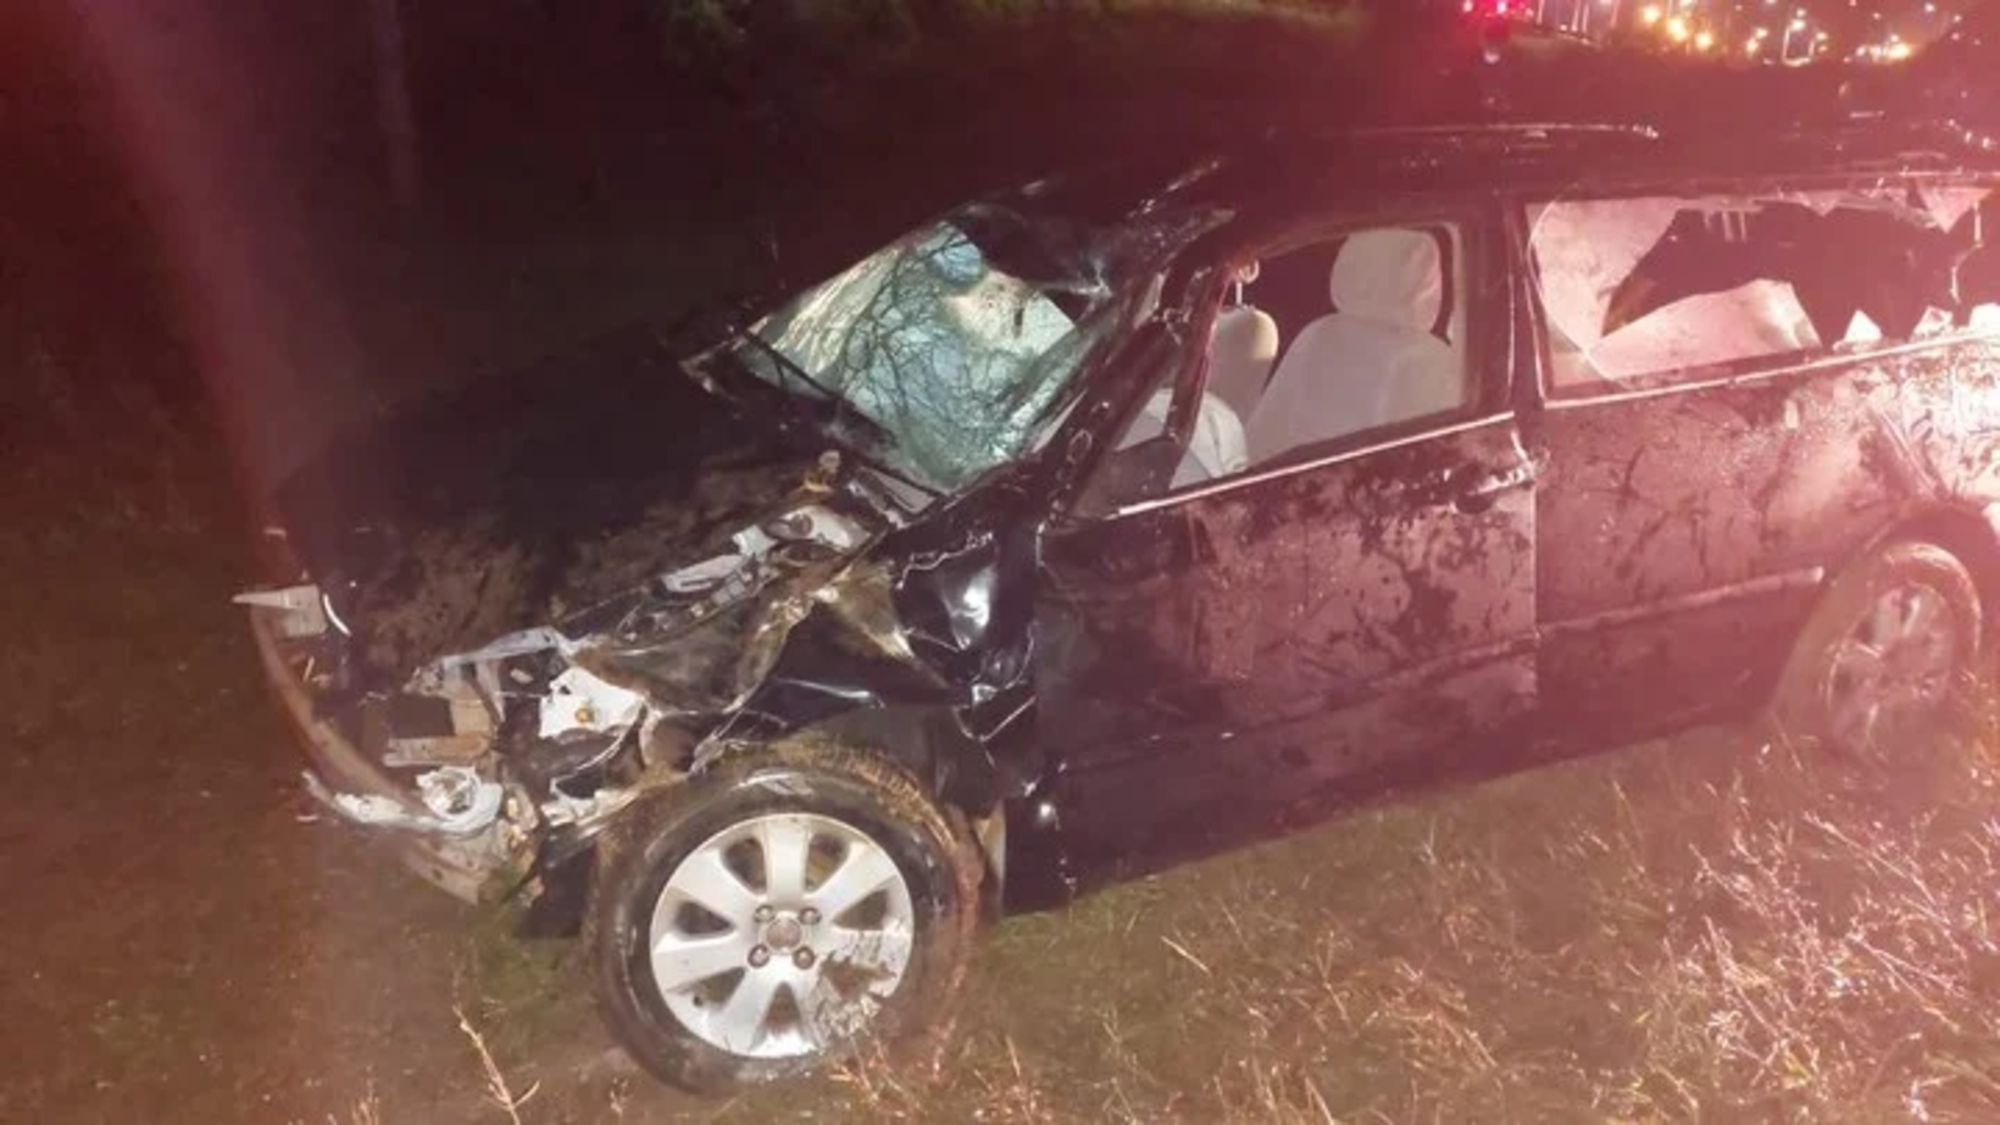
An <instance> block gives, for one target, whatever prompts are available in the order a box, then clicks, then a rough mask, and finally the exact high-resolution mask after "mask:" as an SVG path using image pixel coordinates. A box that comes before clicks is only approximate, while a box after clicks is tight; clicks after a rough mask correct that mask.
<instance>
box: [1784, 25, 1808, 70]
mask: <svg viewBox="0 0 2000 1125" xmlns="http://www.w3.org/2000/svg"><path fill="white" fill-rule="evenodd" d="M1805 29H1806V21H1805V17H1804V16H1803V15H1797V16H1793V17H1792V22H1790V23H1788V24H1786V25H1785V37H1784V38H1783V39H1780V40H1779V41H1778V61H1779V62H1791V61H1792V36H1794V35H1796V34H1798V33H1799V32H1801V31H1804V30H1805Z"/></svg>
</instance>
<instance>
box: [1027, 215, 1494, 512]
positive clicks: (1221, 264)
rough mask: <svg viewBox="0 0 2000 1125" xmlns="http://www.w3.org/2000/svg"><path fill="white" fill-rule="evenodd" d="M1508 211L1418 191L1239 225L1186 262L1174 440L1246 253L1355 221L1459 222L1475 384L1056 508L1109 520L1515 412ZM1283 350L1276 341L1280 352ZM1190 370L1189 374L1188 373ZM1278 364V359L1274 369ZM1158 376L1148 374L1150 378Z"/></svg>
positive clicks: (1300, 243)
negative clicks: (1149, 484) (1426, 406)
mask: <svg viewBox="0 0 2000 1125" xmlns="http://www.w3.org/2000/svg"><path fill="white" fill-rule="evenodd" d="M1504 219H1505V212H1504V211H1503V210H1502V208H1501V205H1500V202H1499V200H1498V199H1496V198H1495V197H1493V196H1490V195H1479V196H1476V197H1472V198H1468V197H1466V196H1464V195H1454V196H1448V197H1442V198H1436V197H1431V198H1427V197H1421V196H1420V197H1416V198H1414V199H1412V200H1410V201H1408V202H1399V203H1383V204H1375V205H1366V204H1364V205H1361V206H1359V207H1357V206H1354V205H1353V204H1352V203H1351V202H1350V203H1349V204H1348V205H1346V206H1342V207H1339V208H1326V207H1322V208H1316V209H1314V210H1313V211H1312V212H1310V213H1309V214H1307V215H1306V216H1304V217H1300V216H1296V215H1294V216H1292V217H1289V218H1285V219H1279V220H1272V221H1268V222H1265V223H1262V224H1259V225H1258V226H1257V227H1255V228H1252V229H1248V230H1245V231H1243V232H1242V233H1241V234H1239V235H1238V236H1236V237H1234V238H1231V239H1230V240H1229V241H1228V242H1226V243H1223V244H1220V245H1218V246H1216V247H1214V248H1212V249H1211V251H1210V253H1209V254H1208V255H1207V257H1206V258H1205V259H1204V260H1203V261H1202V262H1201V263H1200V264H1199V265H1198V266H1195V267H1194V268H1193V269H1192V270H1191V271H1190V274H1191V276H1192V277H1193V278H1194V279H1195V280H1193V281H1192V282H1191V284H1190V287H1189V288H1190V290H1191V292H1190V296H1189V304H1190V305H1191V307H1192V309H1193V313H1192V315H1190V316H1189V317H1188V320H1187V323H1188V324H1189V325H1190V326H1191V330H1190V331H1189V332H1188V334H1187V339H1186V340H1185V341H1183V343H1182V345H1181V346H1182V348H1183V349H1184V350H1183V351H1182V352H1181V354H1179V355H1178V356H1177V357H1175V359H1174V360H1173V361H1171V362H1170V363H1169V364H1168V365H1167V366H1168V370H1169V372H1170V373H1171V377H1172V378H1173V379H1175V380H1176V391H1175V395H1174V399H1173V401H1172V402H1171V404H1170V405H1169V406H1168V410H1167V424H1166V429H1165V430H1164V431H1163V432H1164V433H1166V434H1170V435H1172V436H1173V437H1174V438H1175V440H1176V441H1177V442H1185V441H1187V440H1189V439H1190V438H1191V431H1190V430H1189V427H1190V426H1191V425H1192V423H1193V421H1194V418H1195V413H1196V409H1197V403H1198V402H1199V400H1200V396H1201V393H1202V392H1203V391H1204V390H1206V389H1207V383H1208V377H1209V371H1208V367H1209V364H1208V362H1207V351H1208V343H1209V340H1210V337H1211V335H1212V333H1213V332H1214V328H1215V320H1216V317H1217V316H1218V315H1219V313H1220V311H1221V303H1222V298H1223V296H1224V295H1225V294H1226V293H1227V292H1228V288H1229V286H1228V279H1229V278H1230V277H1231V276H1232V271H1233V269H1234V268H1235V267H1236V266H1238V265H1240V264H1242V263H1244V262H1247V261H1253V260H1259V259H1261V258H1263V257H1267V256H1273V255H1276V254H1281V253H1284V252H1287V251H1289V250H1295V249H1299V248H1302V247H1305V246H1310V245H1312V244H1314V243H1316V242H1324V241H1330V240H1331V239H1334V238H1337V237H1340V236H1343V235H1346V234H1349V233H1352V232H1354V231H1357V230H1371V229H1380V228H1384V227H1406V228H1411V229H1418V230H1421V229H1425V228H1427V227H1436V226H1444V225H1451V226H1455V227H1457V228H1458V229H1459V231H1460V234H1461V245H1459V246H1458V247H1456V248H1455V250H1454V251H1453V257H1454V259H1455V261H1456V264H1457V267H1458V269H1459V270H1460V271H1461V272H1462V273H1464V274H1465V276H1466V279H1467V280H1466V284H1465V295H1464V306H1465V307H1464V313H1465V344H1464V347H1465V354H1466V379H1467V382H1468V384H1469V388H1470V391H1471V393H1470V394H1468V395H1467V397H1466V401H1465V403H1464V404H1463V405H1461V406H1460V407H1459V408H1458V409H1457V410H1453V411H1448V412H1442V413H1438V414H1431V415H1425V416H1422V417H1418V418H1412V419H1410V420H1408V421H1407V422H1404V423H1397V424H1391V425H1387V426H1379V427H1376V428H1375V429H1372V430H1363V431H1359V432H1356V433H1352V434H1343V435H1341V436H1340V437H1337V438H1334V439H1331V440H1329V441H1325V442H1321V443H1318V444H1317V445H1314V446H1307V447H1301V451H1298V452H1295V453H1294V454H1293V455H1289V456H1286V457H1283V458H1280V459H1278V460H1275V461H1271V462H1268V463H1266V464H1264V465H1261V466H1252V467H1249V468H1246V469H1245V470H1244V471H1242V472H1240V473H1237V474H1235V475H1233V476H1228V477H1221V478H1217V479H1213V480H1207V481H1198V482H1194V483H1191V484H1186V485H1182V486H1181V487H1179V488H1168V489H1167V490H1166V491H1164V492H1161V493H1159V494H1158V495H1155V496H1149V497H1146V498H1144V499H1139V500H1132V501H1128V502H1126V503H1123V504H1118V505H1116V506H1114V507H1111V508H1110V509H1108V510H1104V511H1094V512H1092V511H1082V510H1079V508H1078V503H1079V501H1080V499H1081V497H1082V496H1083V495H1085V494H1086V493H1087V492H1088V487H1087V486H1084V487H1079V488H1077V489H1075V490H1074V491H1073V493H1072V494H1071V495H1070V496H1069V497H1068V498H1067V499H1066V501H1065V503H1064V504H1063V505H1062V510H1061V512H1060V513H1059V515H1060V518H1061V519H1062V520H1063V521H1064V522H1065V523H1071V524H1083V523H1106V522H1111V521H1114V520H1117V519H1121V518H1124V517H1126V516H1136V515H1139V514H1142V513H1145V512H1152V511H1157V510H1159V509H1162V508H1170V507H1175V506H1178V505H1180V504H1185V503H1192V502H1195V501H1197V500H1202V499H1206V498H1207V497H1210V496H1215V495H1220V494H1223V493H1227V492H1231V491H1234V490H1236V489H1239V488H1248V487H1255V486H1257V485H1261V484H1264V483H1267V482H1269V481H1274V480H1280V479H1283V478H1285V477H1290V476H1294V475H1296V474H1298V473H1302V472H1310V471H1313V470H1315V469H1324V468H1328V467H1331V466H1333V465H1337V464H1341V463H1344V462H1348V461H1354V460H1359V459H1360V458H1363V457H1367V456H1372V455H1374V454H1378V453H1385V452H1388V451H1390V450H1394V449H1401V448H1404V447H1406V446H1410V445H1414V444H1417V443H1420V442H1424V441H1430V440H1434V439H1437V438H1443V437H1450V436H1452V435H1455V434H1460V433H1464V432H1466V431H1468V430H1474V429H1478V428H1480V427H1482V426H1486V425H1490V424H1494V423H1498V422H1503V421H1506V420H1508V419H1511V418H1512V417H1513V416H1514V413H1515V411H1514V402H1513V400H1514V396H1515V385H1516V371H1515V366H1516V362H1517V361H1516V357H1515V354H1514V353H1515V350H1516V349H1515V348H1514V347H1513V343H1512V332H1513V328H1512V321H1513V319H1514V315H1515V314H1514V310H1513V302H1512V298H1511V295H1510V293H1509V287H1510V284H1511V277H1512V275H1511V272H1510V270H1511V267H1510V266H1509V263H1508V257H1509V255H1508V252H1507V249H1506V244H1507V236H1506V230H1505V226H1504ZM1283 358H1284V350H1283V348H1282V347H1281V348H1280V350H1279V354H1278V357H1277V359H1278V361H1282V360H1283ZM1191 373H1192V374H1191ZM1274 373H1275V369H1274ZM1154 386H1157V382H1156V381H1153V380H1149V381H1148V383H1147V387H1148V388H1151V387H1154ZM1149 395H1150V390H1147V391H1142V392H1141V393H1138V394H1136V395H1135V396H1134V399H1133V402H1132V404H1131V407H1130V409H1129V410H1128V411H1125V412H1123V413H1122V414H1121V415H1120V416H1118V417H1117V418H1115V419H1114V420H1112V421H1111V422H1109V423H1108V424H1106V426H1105V427H1104V429H1103V431H1102V433H1103V437H1102V441H1101V442H1100V446H1101V448H1100V450H1099V454H1098V457H1097V459H1096V462H1095V463H1093V464H1092V465H1091V466H1090V467H1089V468H1088V469H1087V470H1086V471H1085V473H1084V476H1085V478H1086V479H1087V478H1088V477H1089V476H1090V475H1092V474H1094V473H1096V472H1097V471H1098V470H1099V468H1100V467H1101V465H1102V459H1103V458H1104V457H1106V456H1109V455H1111V454H1112V453H1113V452H1115V443H1116V441H1117V440H1118V438H1119V437H1120V436H1122V435H1123V434H1124V433H1125V431H1126V429H1127V428H1128V427H1129V426H1130V425H1131V424H1132V422H1133V420H1134V419H1135V418H1136V417H1137V415H1138V412H1139V411H1140V410H1142V409H1144V406H1145V402H1146V400H1147V398H1148V397H1149Z"/></svg>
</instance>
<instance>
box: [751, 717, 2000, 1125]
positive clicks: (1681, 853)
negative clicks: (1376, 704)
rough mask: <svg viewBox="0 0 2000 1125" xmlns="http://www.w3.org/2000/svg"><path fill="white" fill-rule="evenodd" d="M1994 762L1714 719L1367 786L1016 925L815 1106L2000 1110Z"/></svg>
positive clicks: (885, 1110)
mask: <svg viewBox="0 0 2000 1125" xmlns="http://www.w3.org/2000/svg"><path fill="white" fill-rule="evenodd" d="M1995 775H1996V771H1995V763H1994V760H1993V759H1992V758H1991V757H1990V756H1989V754H1988V752H1987V751H1986V750H1984V749H1983V748H1981V747H1979V746H1977V745H1967V746H1951V747H1945V748H1941V749H1938V750H1936V751H1934V752H1916V751H1915V750H1913V751H1912V753H1911V754H1910V755H1909V760H1908V761H1906V762H1904V763H1902V764H1901V765H1899V766H1898V767H1897V768H1896V769H1895V770H1893V771H1888V770H1883V769H1880V768H1869V767H1860V766H1853V765H1848V764H1844V763H1832V762H1827V761H1824V760H1821V759H1819V758H1818V757H1817V756H1814V755H1809V754H1799V753H1793V752H1791V751H1790V750H1789V749H1788V748H1785V747H1775V746H1758V745H1755V744H1746V742H1745V739H1744V736H1741V735H1731V734H1723V733H1713V732H1711V733H1706V734H1702V735H1697V736H1690V737H1687V738H1682V739H1679V740H1676V741H1674V742H1671V743H1664V744H1658V745H1653V746H1647V747H1639V748H1635V749H1633V750H1630V751H1626V752H1623V753H1621V754H1618V755H1614V756H1612V757H1610V758H1605V759H1600V760H1597V761H1593V762H1581V763H1575V764H1571V765H1568V766H1563V767H1558V768H1555V769H1550V770H1543V771H1539V772H1536V773H1532V774H1526V775H1522V776H1519V777H1515V778H1512V779H1509V780H1507V781H1504V782H1500V783H1498V784H1494V785H1489V786H1485V787H1482V788H1479V789H1476V790H1471V791H1466V792H1459V793H1452V794H1440V795H1437V796H1435V797H1433V798H1430V799H1428V800H1425V801H1423V802H1421V803H1417V804H1413V805H1408V806H1402V807H1396V808H1387V809H1380V810H1375V811H1372V812H1368V813H1364V814H1362V815H1359V816H1356V817H1354V818H1351V819H1349V820H1346V821H1343V822H1339V823H1336V824H1333V825H1330V826H1328V827H1326V828H1323V829H1321V830H1318V831H1316V832H1313V833H1309V834H1307V835H1305V836H1303V837H1300V838H1297V839H1294V840H1291V841H1288V842H1285V843H1281V844H1278V845H1274V846H1271V847H1267V848H1264V849H1260V850H1257V851H1253V852H1249V853H1244V854H1241V855H1238V856H1233V857H1228V858H1225V859H1222V860H1219V861H1215V862H1212V863H1209V864H1206V865H1203V866H1200V867H1197V868H1194V869H1191V870H1187V871H1183V872H1178V873H1175V874H1172V875H1169V876H1165V877H1161V878H1157V879H1153V880H1149V881H1146V882H1143V883H1140V884H1137V885H1134V886H1129V887H1124V888H1120V889H1117V890H1113V891H1111V892H1108V893H1105V894H1102V895H1099V896H1096V897H1094V898H1092V899H1089V900H1086V901H1085V902H1084V903H1082V904H1080V905H1079V906H1078V907H1076V908H1075V909H1073V910H1071V911H1069V912H1067V913H1063V914H1057V915H1051V916H1047V917H1036V918H1027V919H1019V920H1016V921H1013V922H1010V923H1007V924H1006V925H1004V926H1002V927H1001V929H1000V931H999V932H998V933H997V934H996V935H995V936H994V938H993V940H992V941H991V942H990V943H989V948H988V949H987V951H986V953H985V954H984V956H983V959H982V963H981V965H980V967H979V972H978V974H977V978H976V983H975V992H976V993H977V995H976V997H975V1000H974V1003H973V1008H974V1011H972V1012H971V1013H968V1017H967V1018H966V1019H964V1020H963V1021H961V1027H963V1028H966V1029H967V1030H966V1033H965V1034H964V1035H963V1036H962V1038H961V1040H960V1041H959V1043H958V1044H957V1046H956V1047H955V1049H954V1052H953V1055H952V1057H951V1059H950V1061H949V1064H948V1066H947V1068H946V1070H945V1073H944V1074H943V1076H942V1077H941V1079H940V1080H938V1081H934V1082H933V1081H927V1080H920V1079H916V1078H913V1077H911V1076H907V1075H898V1074H893V1073H888V1072H885V1071H883V1070H882V1069H881V1068H879V1067H872V1066H869V1067H860V1068H857V1069H855V1070H852V1071H850V1072H849V1073H846V1074H843V1075H841V1076H839V1078H838V1079H837V1080H836V1081H834V1082H831V1083H829V1084H828V1086H827V1089H826V1093H825V1096H824V1097H823V1098H820V1099H813V1100H812V1101H813V1104H812V1106H811V1108H812V1113H813V1116H814V1118H815V1119H816V1120H828V1119H833V1120H853V1121H862V1120H868V1121H874V1120H901V1121H945V1120H954V1121H956V1120H965V1121H991V1122H1067V1121H1106V1120H1110V1121H1147V1122H1155V1121H1200V1122H1210V1121H1221V1122H1299V1123H1306V1122H1311V1123H1317V1125H1325V1123H1328V1122H1398V1123H1401V1122H1431V1121H1438V1122H1489V1121H1491V1122H1513V1121H1525V1122H1542V1121H1620V1122H1640V1121H1704V1122H1713V1121H1723V1122H1733V1121H1757V1122H1771V1121H1799V1122H1849V1121H1851V1122H1881V1121H1932V1122H1950V1121H1965V1122H1973V1121H1992V1120H1996V1119H2000V1026H1996V1019H1995V1016H1994V1015H1993V1014H1992V1013H1991V1012H1990V1011H1989V1009H1990V1008H1991V1004H1990V1003H1989V1000H1990V998H1991V996H1992V994H1993V993H1994V992H1995V991H2000V948H1996V945H1995V936H1996V935H1995V931H1994V929H1993V927H1992V925H1991V924H1990V922H1989V918H1990V917H1992V916H1994V914H1995V911H1996V909H1997V908H2000V902H1996V901H1995V898H1996V895H2000V801H1996V798H1995V788H1994V784H1995ZM800 1104H801V1103H800V1101H799V1099H798V1098H797V1096H796V1094H790V1095H779V1094H776V1093H775V1092H773V1093H771V1094H770V1095H769V1096H768V1097H767V1096H764V1095H761V1094H760V1095H757V1096H752V1097H751V1098H749V1099H747V1100H746V1103H745V1104H744V1106H743V1107H742V1110H741V1115H742V1118H743V1119H744V1120H761V1119H765V1118H767V1117H771V1116H788V1115H789V1114H790V1113H791V1112H796V1109H795V1108H794V1107H798V1106H799V1105H800ZM731 1116H735V1114H732V1115H731Z"/></svg>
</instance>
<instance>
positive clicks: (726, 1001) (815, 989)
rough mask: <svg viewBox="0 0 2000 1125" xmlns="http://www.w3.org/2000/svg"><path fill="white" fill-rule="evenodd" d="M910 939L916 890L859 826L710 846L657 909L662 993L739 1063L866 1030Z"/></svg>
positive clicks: (731, 831)
mask: <svg viewBox="0 0 2000 1125" xmlns="http://www.w3.org/2000/svg"><path fill="white" fill-rule="evenodd" d="M914 943H915V911H914V909H913V908H912V905H911V901H910V888H909V883H908V882H907V880H905V879H904V877H903V874H902V872H901V870H900V869H898V868H897V866H896V863H895V860H894V859H893V858H891V857H890V855H889V853H888V852H887V851H886V850H885V849H884V848H883V847H882V846H881V845H880V844H878V843H876V842H875V841H874V840H873V839H872V838H871V837H869V836H868V835H867V834H866V833H864V832H862V831H861V830H859V829H857V828H855V827H853V826H852V825H849V824H846V823H844V822H842V821H839V820H836V819H834V818H832V817H827V816H820V815H817V814H812V813H776V814H770V815H766V816H759V817H755V818H752V819H749V820H744V821H741V822H738V823H737V824H734V825H731V826H730V827H728V828H725V829H723V830H722V831H720V832H717V833H716V834H715V835H713V836H711V837H709V838H708V839H707V840H706V841H704V842H703V843H702V844H701V845H699V846H698V847H696V848H695V849H694V850H693V851H691V852H689V853H688V855H687V856H686V857H685V858H683V859H682V860H681V861H680V863H679V865H677V866H676V867H675V868H674V871H673V873H672V874H671V875H669V876H668V877H667V881H666V885H665V886H664V887H662V888H661V890H660V895H659V898H658V900H657V901H656V902H655V904H654V907H653V916H652V925H651V929H650V930H649V941H648V948H649V954H650V960H651V967H652V974H653V985H654V987H655V989H657V991H658V993H659V996H660V999H661V1000H662V1001H663V1002H665V1004H666V1006H667V1009H668V1011H670V1012H672V1013H673V1015H674V1018H676V1019H677V1020H679V1021H680V1023H681V1025H682V1026H683V1027H685V1028H686V1029H687V1030H688V1031H689V1032H690V1033H692V1034H693V1035H694V1036H696V1037H697V1038H699V1039H700V1040H702V1041H703V1042H705V1043H707V1044H709V1045H710V1046H712V1047H716V1048H719V1049H721V1050H724V1051H727V1052H729V1053H731V1054H734V1055H741V1056H745V1057H749V1058H761V1059H785V1058H797V1057H801V1056H805V1055H811V1054H814V1053H817V1052H819V1051H823V1050H825V1049H826V1048H827V1047H829V1046H831V1045H832V1044H834V1043H835V1042H837V1041H839V1040H841V1039H845V1038H848V1037H851V1036H853V1035H854V1034H856V1033H858V1032H860V1031H861V1030H863V1029H864V1028H866V1027H867V1026H868V1025H869V1024H870V1023H871V1022H873V1020H874V1019H875V1017H876V1015H877V1014H878V1013H879V1012H880V1010H881V1008H882V1005H883V1004H884V1003H885V1002H886V1001H887V1000H888V999H889V997H891V996H892V995H894V994H895V992H896V989H897V988H898V987H899V986H900V985H901V984H902V980H903V976H904V974H905V972H906V971H907V969H908V967H909V960H910V953H911V950H912V948H913V946H914Z"/></svg>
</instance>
